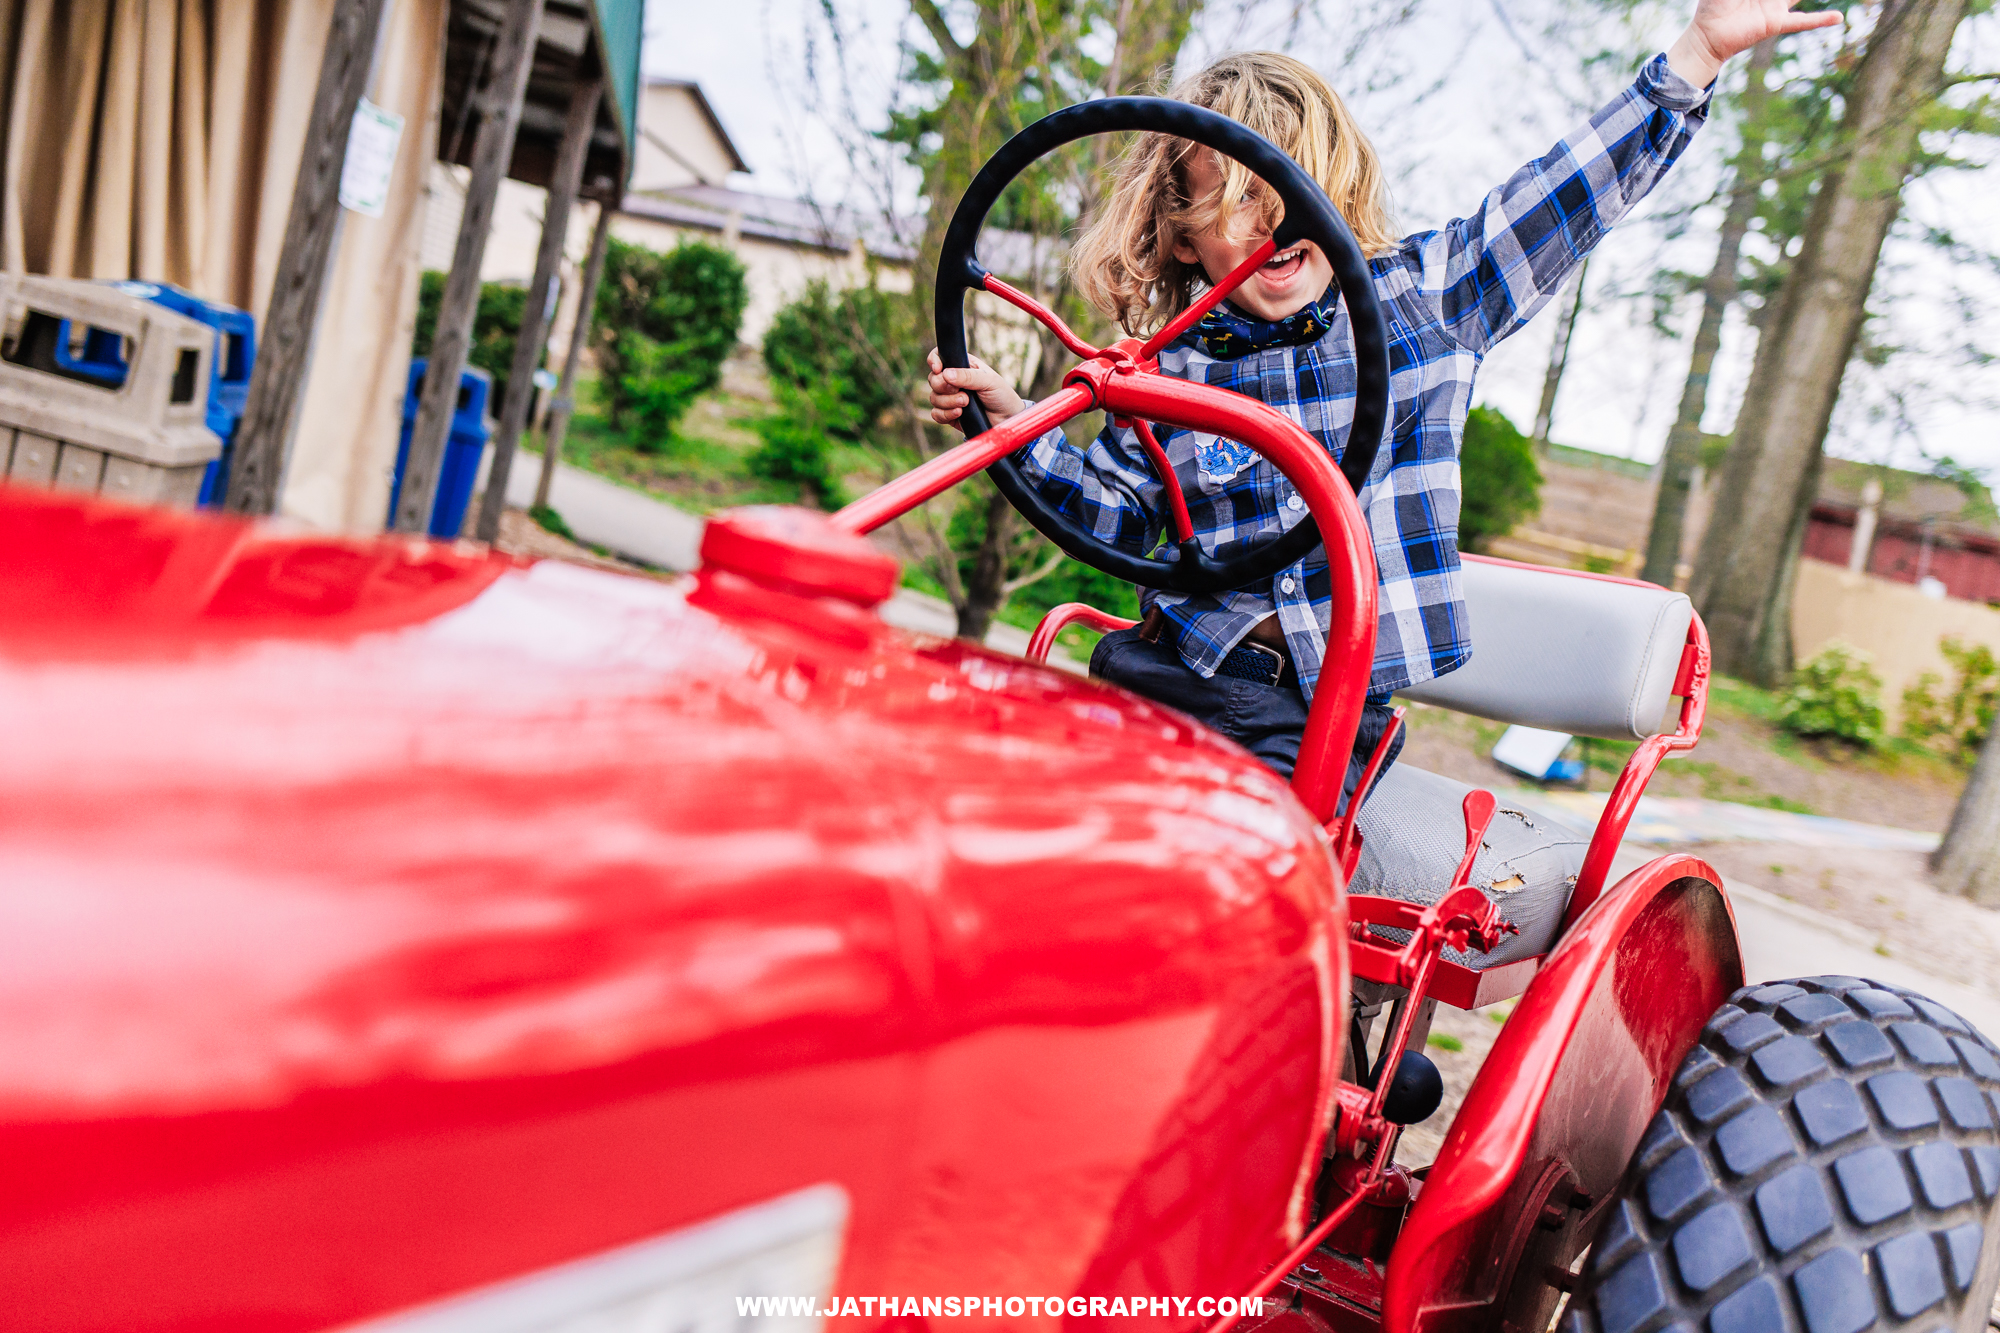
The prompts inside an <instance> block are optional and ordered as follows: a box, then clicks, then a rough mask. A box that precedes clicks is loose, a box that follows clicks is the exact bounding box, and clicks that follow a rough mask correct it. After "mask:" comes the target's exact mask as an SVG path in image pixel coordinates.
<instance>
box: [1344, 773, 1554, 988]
mask: <svg viewBox="0 0 2000 1333" xmlns="http://www.w3.org/2000/svg"><path fill="white" fill-rule="evenodd" d="M1471 790H1472V788H1471V787H1469V786H1467V785H1466V784H1465V783H1463V782H1454V781H1452V780H1451V779H1450V778H1446V777H1439V776H1438V775H1437V774H1436V773H1426V772H1425V771H1424V770H1423V769H1421V768H1410V767H1407V766H1405V765H1403V764H1394V765H1391V766H1390V768H1389V771H1388V772H1387V773H1385V774H1383V776H1382V782H1381V785H1380V786H1378V787H1376V788H1375V791H1374V793H1373V794H1372V795H1371V796H1369V798H1368V800H1367V802H1366V803H1365V804H1363V805H1362V807H1361V814H1360V817H1359V819H1358V820H1357V821H1356V822H1357V823H1358V824H1359V825H1360V828H1361V860H1360V862H1359V863H1358V864H1357V865H1356V866H1355V868H1354V883H1353V886H1352V888H1353V891H1354V892H1356V893H1370V894H1376V895H1379V896H1380V897H1384V898H1401V899H1403V900H1404V901H1405V902H1413V903H1420V904H1423V905H1425V906H1428V905H1429V904H1431V903H1434V902H1436V901H1437V900H1438V899H1439V898H1442V897H1443V896H1444V892H1445V890H1446V889H1448V888H1450V887H1451V877H1452V872H1454V871H1456V870H1457V869H1458V862H1459V859H1460V858H1461V857H1463V856H1464V855H1465V809H1464V803H1465V796H1466V793H1467V792H1469V791H1471ZM1589 847H1590V836H1589V835H1588V834H1587V833H1579V832H1577V831H1576V830H1575V829H1572V828H1570V827H1568V826H1567V825H1564V824H1558V823H1556V822H1555V821H1554V820H1551V819H1548V818H1546V817H1544V816H1542V815H1539V814H1530V813H1528V812H1527V811H1525V810H1516V809H1512V808H1510V807H1509V806H1507V805H1506V804H1505V803H1504V802H1503V803H1502V804H1501V806H1500V809H1499V810H1498V812H1497V813H1495V814H1494V816H1493V823H1492V824H1491V825H1489V826H1488V827H1487V830H1486V840H1485V842H1484V843H1483V844H1481V846H1480V849H1479V856H1478V857H1477V858H1476V859H1475V860H1474V861H1473V863H1472V882H1473V884H1474V885H1475V886H1477V887H1478V888H1480V889H1481V890H1483V891H1484V892H1485V893H1486V896H1487V897H1489V898H1491V899H1492V900H1493V901H1494V903H1495V904H1497V905H1498V906H1499V908H1500V915H1501V916H1502V917H1504V918H1505V919H1506V920H1508V921H1511V922H1513V923H1514V924H1515V925H1516V926H1519V927H1520V929H1521V933H1520V934H1518V935H1509V936H1508V937H1507V938H1505V939H1504V940H1502V941H1501V942H1500V947H1499V948H1497V949H1495V950H1494V951H1493V952H1492V953H1470V952H1466V951H1462V950H1458V949H1447V950H1445V952H1444V954H1443V957H1444V958H1445V959H1446V960H1447V961H1449V962H1453V963H1458V964H1460V965H1462V966H1465V967H1469V968H1473V969H1475V970H1480V969H1484V968H1488V967H1498V966H1500V965H1501V964H1503V963H1512V962H1515V961H1518V960H1519V959H1522V958H1533V957H1534V956H1535V955H1536V954H1541V953H1547V952H1548V951H1549V949H1550V948H1551V947H1552V946H1553V945H1554V944H1555V939H1556V932H1557V930H1558V929H1559V928H1560V927H1561V926H1562V919H1563V911H1564V910H1565V909H1566V908H1567V907H1568V906H1569V895H1570V891H1571V890H1573V889H1574V888H1576V876H1577V872H1578V871H1579V870H1581V869H1582V868H1583V854H1584V852H1585V851H1586V850H1588V849H1589ZM1375 930H1376V933H1377V934H1378V935H1380V936H1382V937H1383V938H1384V939H1386V940H1392V941H1394V942H1395V943H1398V944H1401V943H1402V942H1404V941H1405V940H1407V939H1409V937H1410V933H1409V932H1408V931H1406V930H1392V929H1390V928H1388V927H1386V926H1378V927H1376V928H1375Z"/></svg>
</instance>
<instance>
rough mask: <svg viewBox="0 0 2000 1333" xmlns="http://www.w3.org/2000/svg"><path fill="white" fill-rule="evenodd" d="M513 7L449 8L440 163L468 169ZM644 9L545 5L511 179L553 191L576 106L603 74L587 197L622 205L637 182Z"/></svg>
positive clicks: (490, 1) (476, 0)
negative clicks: (500, 34)
mask: <svg viewBox="0 0 2000 1333" xmlns="http://www.w3.org/2000/svg"><path fill="white" fill-rule="evenodd" d="M505 2H506V0H451V18H450V26H449V29H448V35H447V38H446V46H445V71H444V102H443V115H442V116H441V117H440V118H439V125H438V158H439V160H440V161H445V162H456V163H459V164H460V165H469V164H470V163H471V161H472V145H473V140H474V138H475V136H476V133H477V129H478V126H477V122H476V120H475V119H474V117H473V116H472V115H471V114H469V108H470V106H471V105H472V97H473V94H474V93H475V92H476V91H477V89H478V87H479V85H480V83H481V82H482V81H483V79H484V78H485V74H486V70H485V66H486V60H487V58H488V55H489V54H490V52H491V51H492V49H493V37H494V34H495V33H496V32H497V31H498V30H499V26H500V20H501V17H502V14H503V12H504V11H503V7H504V4H505ZM645 11H646V5H645V0H544V4H543V7H542V29H541V36H540V39H539V40H538V41H537V42H536V44H535V63H534V69H533V70H532V71H531V72H530V74H529V76H528V96H527V102H526V104H525V105H524V106H523V107H522V108H521V127H520V130H519V132H518V134H517V135H516V137H515V141H514V158H513V161H512V162H511V163H509V165H508V168H507V174H508V175H509V176H510V177H512V178H513V179H515V180H518V181H525V182H527V183H528V184H530V185H543V186H546V185H547V184H548V181H549V175H550V173H551V172H552V171H553V170H554V167H555V156H556V149H557V147H558V146H559V145H560V144H561V142H562V127H563V120H564V117H565V115H566V114H567V112H568V109H569V102H570V96H571V94H572V93H573V92H574V91H575V89H576V86H577V84H578V83H580V82H581V81H583V80H585V79H588V78H594V77H596V76H597V75H598V74H599V72H600V71H601V72H602V73H603V75H604V78H605V81H606V85H607V87H606V96H605V98H604V99H603V101H602V102H600V103H599V104H598V108H597V130H596V133H595V135H594V136H593V137H592V141H591V146H590V156H589V158H588V159H587V161H586V162H585V165H584V172H583V190H584V193H585V194H588V195H595V196H598V197H601V198H610V199H617V198H621V197H622V196H623V195H624V192H625V184H626V182H627V181H628V180H630V179H631V175H632V163H633V159H634V157H635V156H636V153H635V151H634V146H635V145H636V143H637V142H638V111H639V48H640V45H641V43H642V41H643V40H644V37H645V16H646V13H645Z"/></svg>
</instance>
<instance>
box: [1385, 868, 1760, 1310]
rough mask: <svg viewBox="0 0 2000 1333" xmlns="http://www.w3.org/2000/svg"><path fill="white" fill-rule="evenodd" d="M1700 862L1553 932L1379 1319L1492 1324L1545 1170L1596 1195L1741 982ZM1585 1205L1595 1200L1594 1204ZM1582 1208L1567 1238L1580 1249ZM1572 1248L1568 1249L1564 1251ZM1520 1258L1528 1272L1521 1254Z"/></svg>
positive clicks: (1456, 1129)
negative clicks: (1555, 938) (1513, 1243)
mask: <svg viewBox="0 0 2000 1333" xmlns="http://www.w3.org/2000/svg"><path fill="white" fill-rule="evenodd" d="M1720 884H1721V879H1720V877H1719V876H1717V874H1716V873H1715V871H1714V870H1713V869H1712V868H1711V867H1709V866H1708V865H1707V864H1706V863H1704V862H1702V861H1700V860H1698V859H1696V858H1694V857H1691V856H1683V855H1673V856H1663V857H1660V858H1659V859H1657V860H1655V861H1652V862H1649V863H1648V864H1646V865H1644V866H1641V867H1640V868H1639V869H1637V870H1635V871H1633V872H1632V873H1631V874H1629V875H1627V876H1626V877H1625V878H1624V879H1623V880H1621V881H1620V882H1619V883H1618V884H1617V886H1616V887H1614V888H1613V889H1612V890H1611V891H1610V892H1609V893H1606V894H1605V895H1604V896H1603V897H1602V898H1600V899H1599V900H1598V902H1597V904H1596V906H1594V907H1593V908H1591V909H1590V911H1588V912H1587V913H1585V914H1584V916H1583V918H1582V919H1581V920H1580V921H1578V922H1577V924H1576V925H1575V926H1574V927H1573V928H1572V929H1571V930H1570V931H1569V932H1568V933H1567V934H1566V935H1564V936H1563V938H1562V940H1561V941H1560V942H1559V943H1558V944H1557V945H1556V947H1555V948H1554V949H1553V950H1551V951H1550V953H1549V955H1548V958H1547V961H1546V962H1545V963H1544V965H1543V967H1542V969H1541V971H1540V972H1539V973H1538V974H1537V975H1536V977H1535V980H1534V982H1533V983H1532V984H1530V985H1529V987H1528V989H1527V992H1526V993H1525V994H1524V995H1523V996H1522V997H1521V1000H1520V1002H1519V1003H1518V1004H1517V1005H1515V1007H1514V1010H1513V1012H1512V1014H1511V1015H1510V1016H1509V1017H1508V1020H1507V1025H1506V1027H1505V1028H1503V1029H1502V1030H1501V1034H1500V1039H1499V1041H1498V1042H1496V1043H1495V1044H1494V1047H1493V1050H1492V1052H1491V1053H1490V1054H1489V1055H1488V1056H1487V1058H1486V1062H1485V1064H1484V1065H1483V1066H1482V1067H1481V1069H1480V1071H1479V1075H1478V1077H1477V1078H1476V1079H1475V1080H1474V1082H1473V1085H1472V1088H1471V1090H1470V1091H1469V1092H1468V1093H1467V1095H1466V1099H1465V1102H1464V1104H1463V1106H1462V1107H1461V1108H1460V1110H1459V1114H1458V1117H1457V1119H1455V1120H1454V1121H1453V1122H1452V1127H1451V1131H1450V1133H1449V1134H1448V1135H1447V1136H1446V1138H1445V1142H1444V1148H1443V1150H1442V1151H1441V1152H1440V1154H1439V1156H1438V1160H1437V1162H1436V1164H1435V1165H1434V1166H1433V1167H1432V1169H1431V1172H1430V1175H1429V1176H1428V1177H1427V1178H1426V1180H1425V1182H1424V1188H1423V1192H1422V1193H1421V1195H1420V1196H1419V1197H1418V1200H1417V1204H1416V1207H1415V1208H1414V1209H1413V1210H1412V1211H1411V1214H1410V1220H1409V1223H1408V1224H1407V1225H1406V1226H1405V1227H1404V1230H1403V1234H1402V1237H1401V1239H1400V1240H1399V1241H1398V1242H1397V1245H1396V1250H1395V1252H1394V1254H1393V1255H1392V1257H1391V1260H1390V1266H1389V1282H1388V1286H1387V1290H1386V1292H1385V1299H1384V1306H1383V1319H1382V1327H1383V1328H1384V1329H1385V1330H1388V1333H1420V1331H1422V1333H1430V1331H1433V1330H1446V1329H1451V1330H1457V1329H1467V1330H1470V1329H1485V1328H1488V1327H1493V1326H1497V1325H1496V1324H1495V1319H1496V1312H1495V1309H1494V1307H1493V1303H1494V1302H1496V1301H1498V1300H1501V1299H1502V1298H1503V1297H1504V1295H1505V1294H1506V1293H1507V1291H1508V1289H1509V1286H1510V1284H1511V1282H1512V1280H1513V1278H1514V1276H1515V1274H1514V1272H1513V1270H1512V1268H1511V1267H1510V1265H1509V1262H1508V1260H1509V1241H1510V1232H1511V1231H1512V1229H1513V1228H1515V1227H1517V1226H1521V1225H1527V1226H1529V1227H1532V1223H1533V1218H1534V1216H1535V1214H1536V1211H1537V1206H1535V1205H1533V1203H1532V1200H1530V1199H1528V1198H1527V1197H1525V1196H1526V1195H1527V1194H1528V1193H1529V1192H1530V1191H1532V1189H1533V1188H1534V1186H1535V1185H1536V1183H1537V1182H1538V1181H1540V1180H1542V1179H1544V1178H1545V1177H1546V1176H1548V1175H1549V1174H1551V1173H1554V1174H1557V1175H1565V1173H1566V1175H1565V1179H1567V1180H1568V1181H1569V1182H1570V1183H1571V1184H1572V1185H1573V1186H1574V1187H1575V1188H1578V1189H1580V1190H1581V1191H1582V1192H1583V1194H1585V1195H1587V1196H1588V1197H1589V1200H1590V1206H1591V1207H1601V1206H1602V1205H1603V1204H1604V1202H1605V1201H1606V1200H1608V1199H1609V1197H1610V1193H1611V1190H1612V1188H1613V1187H1614V1186H1615V1185H1616V1183H1617V1181H1618V1178H1619V1176H1620V1175H1622V1174H1623V1172H1624V1170H1625V1165H1626V1162H1627V1161H1628V1160H1629V1158H1630V1156H1631V1152H1632V1149H1633V1148H1634V1147H1635V1146H1636V1145H1637V1143H1638V1141H1639V1135H1640V1133H1641V1131H1642V1130H1643V1129H1644V1128H1645V1125H1646V1122H1647V1121H1648V1120H1650V1119H1651V1118H1652V1116H1653V1114H1654V1112H1656V1111H1657V1110H1658V1109H1659V1107H1660V1104H1661V1102H1662V1101H1664V1100H1665V1098H1666V1091H1667V1085H1668V1083H1669V1081H1670V1080H1671V1079H1672V1077H1673V1072H1674V1070H1675V1068H1676V1067H1677V1066H1678V1065H1679V1063H1680V1061H1681V1059H1682V1057H1683V1056H1684V1055H1686V1053H1687V1051H1688V1049H1689V1048H1690V1047H1691V1046H1692V1045H1693V1044H1694V1040H1695V1036H1696V1034H1697V1033H1699V1031H1700V1029H1701V1026H1702V1024H1703V1023H1705V1022H1706V1021H1707V1020H1708V1017H1709V1015H1710V1014H1712V1013H1713V1012H1714V1011H1715V1010H1716V1008H1717V1007H1719V1006H1720V1005H1721V1004H1722V1002H1723V1000H1724V999H1726V998H1727V997H1728V995H1729V993H1730V992H1731V991H1733V990H1734V989H1736V988H1737V987H1738V986H1740V985H1742V984H1743V967H1742V962H1741V959H1740V956H1739V954H1738V950H1737V944H1736V930H1735V922H1734V918H1733V915H1732V914H1731V912H1730V909H1729V904H1728V901H1727V899H1726V898H1725V897H1724V896H1723V894H1722V892H1721V890H1720V888H1719V885H1720ZM1593 1216H1594V1214H1593ZM1587 1220H1588V1219H1587V1218H1586V1217H1585V1216H1584V1215H1583V1213H1582V1212H1578V1213H1577V1215H1576V1216H1574V1217H1572V1218H1571V1219H1570V1221H1569V1222H1568V1223H1567V1225H1566V1230H1565V1231H1564V1232H1563V1233H1562V1238H1563V1239H1566V1240H1573V1241H1574V1243H1575V1245H1576V1246H1577V1247H1578V1248H1580V1247H1581V1244H1582V1238H1583V1237H1584V1236H1585V1235H1587V1234H1588V1233H1587V1227H1586V1225H1585V1224H1586V1221H1587ZM1572 1253H1573V1252H1572ZM1529 1271H1538V1269H1534V1268H1531V1269H1530V1270H1529Z"/></svg>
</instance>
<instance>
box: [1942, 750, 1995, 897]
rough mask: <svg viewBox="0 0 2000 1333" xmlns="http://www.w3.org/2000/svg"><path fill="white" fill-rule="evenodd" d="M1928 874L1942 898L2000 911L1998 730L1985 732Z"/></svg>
mask: <svg viewBox="0 0 2000 1333" xmlns="http://www.w3.org/2000/svg"><path fill="white" fill-rule="evenodd" d="M1931 871H1932V873H1933V874H1934V876H1935V877H1936V880H1937V886H1938V887H1939V888H1940V889H1943V890H1944V891H1945V892H1946V893H1956V894H1960V895H1962V896H1963V897H1967V898H1970V899H1972V900H1973V901H1974V902H1976V903H1984V904H1986V905H1987V906H1989V907H2000V727H1993V728H1991V729H1989V730H1988V731H1987V733H1986V739H1985V741H1984V742H1982V743H1981V745H1980V747H1979V762H1978V763H1977V764H1975V765H1974V766H1973V769H1972V780H1971V781H1970V782H1968V783H1966V784H1965V791H1964V792H1963V793H1962V794H1961V795H1960V796H1959V798H1958V808H1957V809H1956V810H1953V811H1952V813H1951V827H1950V828H1948V829H1946V830H1945V833H1944V842H1943V844H1942V845H1941V846H1939V848H1938V849H1937V851H1936V852H1934V853H1933V854H1932V855H1931Z"/></svg>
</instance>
